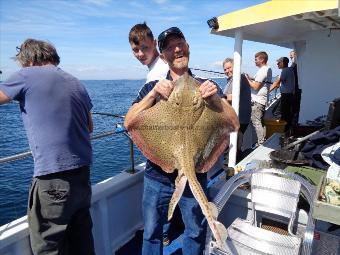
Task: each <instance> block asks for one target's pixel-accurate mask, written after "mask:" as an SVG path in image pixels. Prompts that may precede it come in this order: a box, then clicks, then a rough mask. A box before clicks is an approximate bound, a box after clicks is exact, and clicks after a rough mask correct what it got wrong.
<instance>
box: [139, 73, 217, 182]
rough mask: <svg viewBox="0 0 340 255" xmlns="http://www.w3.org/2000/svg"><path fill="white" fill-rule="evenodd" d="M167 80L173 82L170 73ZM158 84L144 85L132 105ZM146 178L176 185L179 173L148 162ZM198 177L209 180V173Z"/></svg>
mask: <svg viewBox="0 0 340 255" xmlns="http://www.w3.org/2000/svg"><path fill="white" fill-rule="evenodd" d="M188 73H189V74H190V75H191V76H192V77H194V78H195V79H196V80H197V81H198V82H199V83H201V84H202V83H203V82H205V81H206V80H207V79H203V78H199V77H197V76H195V75H193V74H192V73H191V71H190V70H189V72H188ZM166 79H168V80H172V78H171V76H170V72H168V75H167V77H166ZM157 82H158V80H156V81H151V82H149V83H146V84H144V86H143V87H142V88H141V90H140V91H139V92H138V95H137V98H136V99H135V100H134V101H133V103H132V104H135V103H139V102H140V101H141V100H142V99H143V98H144V97H145V96H146V95H147V94H148V93H149V92H150V91H151V90H152V89H153V87H154V86H155V85H156V83H157ZM215 84H216V83H215ZM216 86H217V89H218V92H217V93H218V95H219V96H220V97H223V92H222V89H221V88H220V87H219V86H218V85H217V84H216ZM155 103H156V101H155V102H154V104H155ZM145 176H146V177H148V178H151V179H154V180H157V181H160V182H163V183H174V182H175V179H176V177H177V171H174V172H173V173H166V172H164V171H163V170H162V168H161V167H160V166H158V165H156V164H155V163H153V162H152V161H150V160H147V161H146V165H145ZM196 176H197V178H198V179H201V178H202V180H203V179H206V178H207V173H197V174H196Z"/></svg>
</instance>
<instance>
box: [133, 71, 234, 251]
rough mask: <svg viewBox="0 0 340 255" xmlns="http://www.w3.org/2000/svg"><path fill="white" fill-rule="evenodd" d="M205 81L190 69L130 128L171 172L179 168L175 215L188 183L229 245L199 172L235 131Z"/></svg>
mask: <svg viewBox="0 0 340 255" xmlns="http://www.w3.org/2000/svg"><path fill="white" fill-rule="evenodd" d="M199 86H200V83H199V82H198V81H197V80H195V79H194V78H193V77H191V76H190V75H188V74H187V73H186V74H184V75H182V76H181V77H180V78H179V79H178V80H177V81H176V84H175V87H174V90H173V91H172V93H171V95H170V97H169V99H168V100H160V101H159V102H158V103H156V104H155V105H154V106H152V107H151V108H149V109H147V110H145V111H143V112H141V113H140V114H139V115H137V116H136V117H135V119H133V120H132V122H131V125H130V126H129V129H128V131H129V133H130V135H131V137H132V140H133V141H134V142H135V144H136V145H137V146H138V147H139V149H140V150H141V151H142V153H143V154H144V155H145V156H146V157H147V158H148V159H149V160H151V161H152V162H154V163H155V164H157V165H159V166H160V167H161V168H162V169H163V170H164V171H165V172H168V173H172V172H173V171H174V170H176V169H177V170H178V176H177V178H176V188H175V191H174V194H173V196H172V198H171V201H170V204H169V211H168V219H171V217H172V215H173V212H174V210H175V207H176V205H177V203H178V201H179V200H180V198H181V196H182V194H183V191H184V188H185V185H186V183H187V182H188V183H189V187H190V189H191V191H192V193H193V195H194V197H195V199H196V200H197V201H198V203H199V205H200V207H201V209H202V212H203V214H204V216H205V217H206V219H207V221H208V225H209V227H210V229H211V231H212V233H213V236H214V238H215V239H216V241H217V244H219V245H220V246H221V247H224V244H225V240H226V238H227V231H226V229H225V227H224V226H223V224H222V223H220V222H218V221H217V219H216V218H217V208H216V206H215V205H214V204H213V203H211V202H208V199H207V197H206V196H205V193H204V191H203V189H202V187H201V185H200V183H199V182H198V180H197V177H196V172H197V173H203V172H207V171H208V170H209V169H210V168H211V167H212V165H213V164H214V163H215V162H216V160H217V158H218V157H219V156H220V155H221V153H222V152H223V151H224V149H225V147H226V144H227V142H228V137H229V133H230V132H231V131H234V130H233V129H232V125H231V124H230V123H229V122H228V115H227V110H226V109H225V108H223V110H222V111H221V110H220V111H217V110H216V109H213V108H212V107H209V105H208V104H207V102H206V101H205V100H203V98H202V97H201V94H200V91H199V89H198V88H199Z"/></svg>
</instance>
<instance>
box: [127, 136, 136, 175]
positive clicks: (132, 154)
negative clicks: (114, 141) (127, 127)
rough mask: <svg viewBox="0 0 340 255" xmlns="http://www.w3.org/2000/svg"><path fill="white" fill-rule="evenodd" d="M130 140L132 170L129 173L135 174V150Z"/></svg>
mask: <svg viewBox="0 0 340 255" xmlns="http://www.w3.org/2000/svg"><path fill="white" fill-rule="evenodd" d="M128 137H129V136H128ZM129 140H130V161H131V169H130V171H129V173H131V174H133V173H135V172H136V171H135V157H134V150H133V141H132V139H131V138H130V137H129Z"/></svg>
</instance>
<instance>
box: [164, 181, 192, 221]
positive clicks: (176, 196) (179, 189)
mask: <svg viewBox="0 0 340 255" xmlns="http://www.w3.org/2000/svg"><path fill="white" fill-rule="evenodd" d="M187 180H188V179H187V177H186V176H185V175H178V176H177V178H176V188H175V191H174V193H173V194H172V197H171V200H170V203H169V209H168V220H171V218H172V216H173V214H174V211H175V208H176V205H177V204H178V201H179V200H180V199H181V196H182V194H183V192H184V189H185V185H186V183H187Z"/></svg>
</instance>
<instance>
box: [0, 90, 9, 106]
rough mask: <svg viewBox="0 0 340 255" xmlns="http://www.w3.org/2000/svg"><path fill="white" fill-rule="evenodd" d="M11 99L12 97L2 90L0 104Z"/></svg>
mask: <svg viewBox="0 0 340 255" xmlns="http://www.w3.org/2000/svg"><path fill="white" fill-rule="evenodd" d="M9 101H11V99H10V98H9V97H8V96H7V95H6V94H5V93H3V92H2V91H1V90H0V104H5V103H8V102H9Z"/></svg>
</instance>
